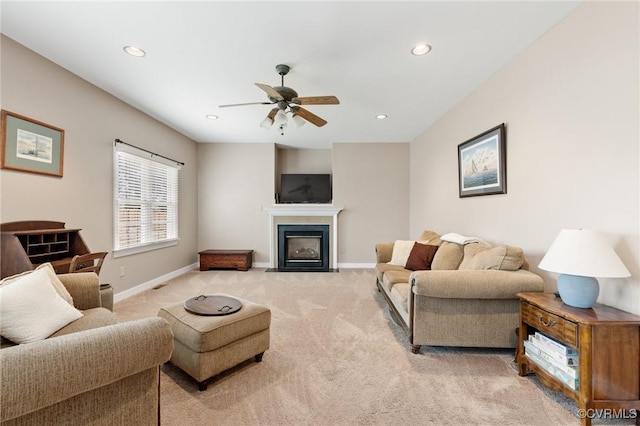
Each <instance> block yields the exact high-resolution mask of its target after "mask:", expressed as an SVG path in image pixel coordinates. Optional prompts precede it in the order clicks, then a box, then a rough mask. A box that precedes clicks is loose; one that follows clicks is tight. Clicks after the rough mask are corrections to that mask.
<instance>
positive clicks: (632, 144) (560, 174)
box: [410, 2, 640, 314]
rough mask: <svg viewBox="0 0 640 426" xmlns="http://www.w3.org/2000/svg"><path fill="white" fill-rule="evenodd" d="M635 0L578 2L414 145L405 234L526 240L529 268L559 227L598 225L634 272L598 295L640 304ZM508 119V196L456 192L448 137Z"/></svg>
mask: <svg viewBox="0 0 640 426" xmlns="http://www.w3.org/2000/svg"><path fill="white" fill-rule="evenodd" d="M638 16H639V4H638V3H637V2H626V3H614V2H587V3H584V4H583V5H581V6H580V7H579V8H578V9H576V11H575V12H574V13H572V14H571V15H569V16H568V17H567V18H566V19H565V20H564V21H562V22H561V23H559V24H558V25H557V26H556V27H554V28H552V29H551V30H550V31H549V32H547V33H546V34H544V35H543V36H542V37H541V38H540V39H539V40H538V41H537V42H536V43H534V44H533V45H532V46H530V47H529V48H528V49H527V50H526V51H525V52H523V54H522V55H521V56H520V57H519V58H517V59H516V60H515V61H514V62H513V63H511V64H510V65H508V66H507V67H505V68H504V69H502V70H501V71H499V72H498V73H496V74H495V75H494V76H493V77H492V78H491V79H489V80H488V81H487V82H486V83H485V84H484V85H482V86H481V87H480V88H479V89H478V90H477V91H476V92H475V93H473V94H472V95H470V96H469V97H468V98H467V99H465V100H464V101H463V102H461V103H459V104H458V105H457V106H456V107H455V108H453V109H452V110H451V111H449V112H448V113H447V114H446V115H445V116H444V117H442V118H441V119H440V120H439V121H438V122H436V123H435V124H434V125H432V126H430V127H429V128H428V129H427V130H426V131H425V133H424V134H423V135H421V136H420V137H419V138H418V139H417V140H416V141H415V142H414V143H412V144H411V225H410V226H411V234H412V235H417V234H418V233H419V232H420V231H421V230H423V229H425V228H433V229H435V230H438V231H440V232H449V231H455V232H459V233H462V234H468V235H474V236H479V237H481V238H484V239H486V240H489V241H492V242H505V243H509V244H513V245H518V246H521V247H523V248H524V250H525V253H526V254H527V255H528V258H529V260H530V261H531V264H532V266H533V270H534V271H536V272H538V273H540V274H541V275H542V276H543V277H544V278H545V281H546V283H547V289H548V290H555V288H556V287H555V286H556V285H555V279H556V275H555V274H551V273H548V272H545V271H541V270H539V269H538V268H537V265H538V263H539V262H540V260H541V259H542V256H543V255H544V253H545V252H546V249H547V248H548V247H549V245H550V244H551V243H552V241H553V239H554V238H555V237H556V235H557V234H558V232H559V231H560V229H562V228H585V229H596V230H599V231H602V232H603V233H605V235H606V236H607V237H608V239H609V241H610V242H611V244H612V245H613V247H614V248H615V250H616V252H617V253H618V254H619V256H620V257H621V259H622V260H623V262H624V263H625V265H626V266H627V268H628V269H629V271H630V272H631V274H632V277H630V278H628V279H600V283H601V292H600V299H599V300H600V301H601V302H602V303H605V304H608V305H612V306H616V307H619V308H621V309H624V310H627V311H631V312H634V313H639V314H640V281H639V277H640V264H639V259H640V249H639V245H640V238H639V228H638V226H639V220H640V209H639V203H640V200H639V196H640V176H639V169H640V158H639V155H640V154H639V152H640V151H639V141H640V132H639V124H638V117H639V116H640V111H639V106H638V97H639V93H640V87H639V83H638V79H639V66H638V64H639V60H640V57H639V53H638V52H639V37H638V34H639V31H640V28H639V23H638ZM502 122H505V123H506V125H507V184H508V193H507V194H506V195H492V196H483V197H472V198H464V199H460V198H458V178H457V145H458V144H459V143H461V142H463V141H465V140H467V139H469V138H471V137H473V136H475V135H477V134H479V133H481V132H483V131H484V130H487V129H489V128H491V127H493V126H495V125H497V124H499V123H502Z"/></svg>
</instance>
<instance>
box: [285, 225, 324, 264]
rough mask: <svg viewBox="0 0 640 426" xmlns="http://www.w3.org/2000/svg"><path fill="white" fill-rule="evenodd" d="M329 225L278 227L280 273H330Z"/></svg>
mask: <svg viewBox="0 0 640 426" xmlns="http://www.w3.org/2000/svg"><path fill="white" fill-rule="evenodd" d="M329 235H330V233H329V225H319V224H295V225H293V224H292V225H282V224H280V225H278V269H277V270H278V271H279V272H314V271H316V272H330V271H331V269H330V268H329Z"/></svg>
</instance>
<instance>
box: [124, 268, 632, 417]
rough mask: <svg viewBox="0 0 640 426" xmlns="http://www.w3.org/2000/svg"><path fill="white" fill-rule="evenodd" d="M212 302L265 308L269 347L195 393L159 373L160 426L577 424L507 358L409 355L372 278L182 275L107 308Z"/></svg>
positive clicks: (351, 272) (344, 272)
mask: <svg viewBox="0 0 640 426" xmlns="http://www.w3.org/2000/svg"><path fill="white" fill-rule="evenodd" d="M216 293H224V294H229V295H232V296H237V297H240V298H243V299H247V300H251V301H253V302H256V303H259V304H262V305H265V306H267V307H269V308H270V309H271V313H272V322H271V347H270V349H269V350H267V351H266V353H265V355H264V358H263V361H262V362H261V363H255V362H253V361H248V362H245V363H243V364H241V365H240V366H239V367H236V368H234V369H231V370H229V371H228V372H225V373H223V374H221V375H220V376H219V377H217V378H216V380H215V381H214V382H212V383H211V384H210V385H209V388H208V389H207V390H206V391H204V392H200V391H198V386H197V384H196V383H195V381H193V380H192V379H191V378H190V377H189V376H187V375H186V374H185V373H183V372H182V371H181V370H179V369H178V368H177V367H175V366H173V365H171V364H166V365H164V366H163V367H162V369H161V420H162V424H163V425H180V426H185V425H205V424H207V425H209V424H216V425H390V424H420V425H431V424H432V425H467V424H469V425H471V424H477V425H498V424H499V425H579V424H580V421H579V419H578V418H577V416H576V415H575V412H576V407H575V404H574V403H573V402H572V401H571V400H568V399H567V398H564V397H562V396H560V395H558V394H556V393H554V392H551V391H548V390H546V389H545V388H543V387H542V386H541V385H540V384H539V382H538V381H537V380H536V379H535V377H519V376H518V374H517V372H516V370H515V365H514V363H513V358H514V356H513V351H511V350H508V351H507V350H492V349H461V348H434V347H423V348H422V350H421V353H420V354H412V353H411V349H410V345H409V342H408V340H407V337H406V335H405V334H404V333H403V332H402V330H401V329H400V327H399V326H398V325H397V324H395V323H394V322H393V320H392V319H391V317H390V315H389V312H388V310H387V308H386V304H385V302H384V300H383V298H382V296H381V295H380V294H379V293H378V291H377V288H376V286H375V275H374V272H373V270H371V269H341V270H340V272H339V273H297V272H283V273H277V272H276V273H266V272H265V270H264V269H257V268H254V269H251V270H250V271H248V272H236V271H204V272H200V271H192V272H189V273H187V274H184V275H182V276H180V277H178V278H175V279H172V280H170V281H168V282H166V283H164V284H162V285H159V286H158V287H156V288H155V289H153V290H148V291H145V292H143V293H140V294H138V295H136V296H133V297H130V298H128V299H125V300H123V301H120V302H118V303H116V304H115V307H114V312H115V313H116V315H117V316H118V319H119V320H120V321H127V320H132V319H137V318H143V317H149V316H155V315H157V313H158V310H159V309H160V307H162V306H165V305H169V304H173V303H176V302H180V301H184V300H186V299H188V298H190V297H194V296H198V295H200V294H205V295H207V294H216ZM610 423H611V422H608V423H607V424H610ZM594 424H601V423H599V422H598V421H594ZM616 424H625V423H623V422H618V421H616ZM626 424H633V422H627V423H626Z"/></svg>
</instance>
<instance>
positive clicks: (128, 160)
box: [113, 144, 179, 257]
mask: <svg viewBox="0 0 640 426" xmlns="http://www.w3.org/2000/svg"><path fill="white" fill-rule="evenodd" d="M178 171H179V164H178V163H175V162H171V161H169V160H165V159H164V158H161V157H159V156H156V155H153V154H150V153H147V152H146V151H143V150H138V149H136V148H134V147H132V146H130V145H124V144H117V145H116V152H115V184H114V186H115V188H114V246H113V254H114V257H121V256H126V255H129V254H134V253H140V252H143V251H148V250H154V249H157V248H162V247H167V246H171V245H176V244H177V243H178Z"/></svg>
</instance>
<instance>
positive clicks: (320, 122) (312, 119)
mask: <svg viewBox="0 0 640 426" xmlns="http://www.w3.org/2000/svg"><path fill="white" fill-rule="evenodd" d="M291 109H293V111H294V112H295V113H296V115H299V116H300V117H302V118H304V119H305V120H307V121H308V122H309V123H311V124H315V125H316V126H318V127H322V126H324V125H325V124H327V121H326V120H324V119H322V118H320V117H318V116H317V115H315V114H314V113H312V112H311V111H309V110H306V109H304V108H301V107H292V108H291Z"/></svg>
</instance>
